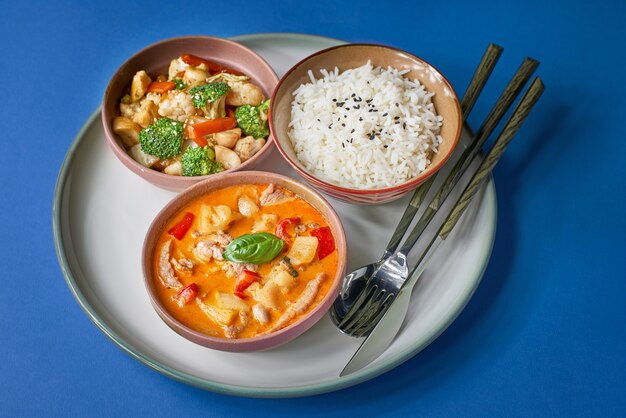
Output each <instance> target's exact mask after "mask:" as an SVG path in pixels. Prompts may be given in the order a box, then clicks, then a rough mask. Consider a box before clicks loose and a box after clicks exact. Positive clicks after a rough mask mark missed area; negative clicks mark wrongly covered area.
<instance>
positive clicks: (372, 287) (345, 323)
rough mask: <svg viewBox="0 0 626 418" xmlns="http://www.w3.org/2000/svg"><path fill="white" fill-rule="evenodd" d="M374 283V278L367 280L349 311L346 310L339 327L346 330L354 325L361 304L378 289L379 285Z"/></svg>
mask: <svg viewBox="0 0 626 418" xmlns="http://www.w3.org/2000/svg"><path fill="white" fill-rule="evenodd" d="M372 283H373V280H369V281H368V282H367V285H366V286H365V289H363V290H362V291H361V293H360V294H359V297H358V298H357V299H356V300H355V301H354V303H353V304H352V306H351V307H350V309H349V310H348V312H346V314H345V315H344V317H343V319H342V320H341V322H339V324H337V327H338V328H339V329H340V330H344V329H347V328H350V327H351V326H352V324H353V321H354V320H355V319H356V318H357V317H356V313H357V312H358V311H359V308H360V307H361V305H363V303H364V302H365V301H367V300H368V299H369V297H370V294H373V292H375V291H376V290H377V287H378V285H377V284H372Z"/></svg>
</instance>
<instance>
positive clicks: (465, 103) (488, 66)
mask: <svg viewBox="0 0 626 418" xmlns="http://www.w3.org/2000/svg"><path fill="white" fill-rule="evenodd" d="M503 50H504V49H503V48H502V47H501V46H500V45H496V44H493V43H492V44H489V46H488V47H487V50H486V51H485V53H484V54H483V57H482V58H481V60H480V63H479V64H478V67H476V71H475V72H474V75H473V76H472V81H470V83H469V85H468V86H467V90H465V94H464V95H463V100H461V112H462V114H463V122H465V119H467V117H468V116H469V114H470V112H471V111H472V108H473V107H474V103H476V99H478V96H479V95H480V92H481V91H482V90H483V87H485V84H486V83H487V80H488V79H489V77H490V76H491V73H492V72H493V69H494V68H496V64H497V63H498V59H500V55H502V51H503Z"/></svg>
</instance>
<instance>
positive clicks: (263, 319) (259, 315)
mask: <svg viewBox="0 0 626 418" xmlns="http://www.w3.org/2000/svg"><path fill="white" fill-rule="evenodd" d="M252 315H253V316H254V319H256V320H257V321H259V323H260V324H262V325H265V324H267V323H268V322H270V313H269V311H268V310H267V309H265V307H264V306H263V305H261V304H260V303H257V304H256V305H254V306H253V307H252Z"/></svg>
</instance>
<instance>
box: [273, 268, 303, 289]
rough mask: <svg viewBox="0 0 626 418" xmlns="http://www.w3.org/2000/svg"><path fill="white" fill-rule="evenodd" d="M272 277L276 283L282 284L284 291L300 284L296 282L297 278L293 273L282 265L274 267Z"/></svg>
mask: <svg viewBox="0 0 626 418" xmlns="http://www.w3.org/2000/svg"><path fill="white" fill-rule="evenodd" d="M271 274H272V278H271V280H272V281H273V282H274V283H276V284H277V285H278V286H280V287H281V288H282V289H283V291H286V290H289V289H291V288H292V287H294V286H295V285H296V284H298V283H297V282H296V278H295V277H293V276H292V275H291V274H289V273H288V272H287V271H286V270H285V269H283V268H281V267H277V268H276V269H274V271H272V273H271Z"/></svg>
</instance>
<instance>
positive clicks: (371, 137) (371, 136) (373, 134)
mask: <svg viewBox="0 0 626 418" xmlns="http://www.w3.org/2000/svg"><path fill="white" fill-rule="evenodd" d="M375 137H376V134H375V133H374V132H372V133H371V134H370V141H372V140H373V139H374V138H375Z"/></svg>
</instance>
